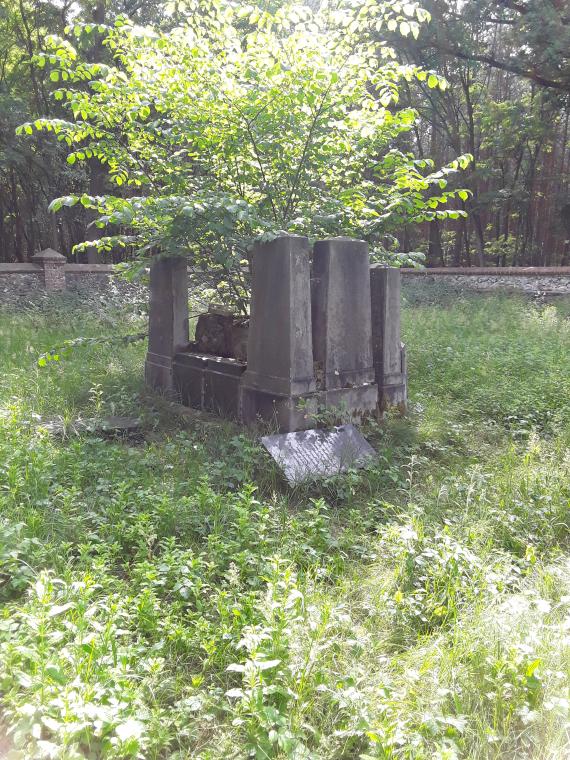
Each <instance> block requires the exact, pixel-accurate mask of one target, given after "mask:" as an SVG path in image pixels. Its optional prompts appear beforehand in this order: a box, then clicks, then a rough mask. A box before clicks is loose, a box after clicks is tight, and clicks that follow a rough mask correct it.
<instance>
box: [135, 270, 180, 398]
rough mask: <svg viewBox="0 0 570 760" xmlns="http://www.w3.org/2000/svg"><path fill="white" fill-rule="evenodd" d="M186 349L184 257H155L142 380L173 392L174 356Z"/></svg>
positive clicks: (151, 276) (154, 386)
mask: <svg viewBox="0 0 570 760" xmlns="http://www.w3.org/2000/svg"><path fill="white" fill-rule="evenodd" d="M187 345H188V273H187V263H186V259H185V257H184V256H168V257H156V258H154V259H153V261H152V263H151V266H150V311H149V335H148V353H147V355H146V363H145V380H146V382H147V384H148V385H149V386H150V387H151V388H155V389H158V390H162V391H165V392H173V391H174V390H175V388H174V383H173V375H172V360H173V358H174V354H175V353H176V352H177V351H180V350H181V349H183V348H186V346H187Z"/></svg>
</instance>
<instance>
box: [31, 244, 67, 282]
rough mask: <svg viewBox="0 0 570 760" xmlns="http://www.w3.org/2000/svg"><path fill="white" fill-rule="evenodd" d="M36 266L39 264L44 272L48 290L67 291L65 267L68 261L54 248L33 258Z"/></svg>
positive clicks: (47, 249)
mask: <svg viewBox="0 0 570 760" xmlns="http://www.w3.org/2000/svg"><path fill="white" fill-rule="evenodd" d="M32 261H33V262H34V264H39V265H40V266H41V267H42V269H43V270H44V284H45V288H46V290H65V265H66V263H67V259H66V258H65V256H62V255H61V253H58V252H57V251H54V250H53V248H46V249H45V250H44V251H40V253H36V255H35V256H32Z"/></svg>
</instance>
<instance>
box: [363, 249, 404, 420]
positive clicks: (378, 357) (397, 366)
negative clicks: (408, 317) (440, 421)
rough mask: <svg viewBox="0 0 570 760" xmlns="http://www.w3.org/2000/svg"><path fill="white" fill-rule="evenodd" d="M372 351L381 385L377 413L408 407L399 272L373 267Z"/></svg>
mask: <svg viewBox="0 0 570 760" xmlns="http://www.w3.org/2000/svg"><path fill="white" fill-rule="evenodd" d="M370 295H371V306H372V352H373V357H374V369H375V372H376V382H377V384H378V410H379V412H383V411H385V410H386V409H388V408H390V407H394V406H395V407H398V408H399V409H400V411H402V412H404V411H405V410H406V406H407V368H406V353H405V348H404V346H403V345H402V342H401V337H400V272H399V270H398V269H395V268H393V267H386V266H382V265H378V264H376V265H373V266H371V267H370Z"/></svg>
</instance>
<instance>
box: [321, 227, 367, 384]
mask: <svg viewBox="0 0 570 760" xmlns="http://www.w3.org/2000/svg"><path fill="white" fill-rule="evenodd" d="M369 267H370V264H369V258H368V244H367V243H365V242H364V241H362V240H353V239H351V238H344V237H338V238H329V239H328V240H319V241H317V242H316V243H315V247H314V251H313V288H312V291H313V299H312V317H313V353H314V358H315V362H317V364H318V367H319V370H320V372H319V374H320V373H322V380H321V382H322V387H323V389H324V390H333V389H337V388H354V387H356V386H361V385H366V384H368V383H374V381H375V374H374V366H373V362H372V325H371V310H370V274H369Z"/></svg>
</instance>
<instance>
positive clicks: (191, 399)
mask: <svg viewBox="0 0 570 760" xmlns="http://www.w3.org/2000/svg"><path fill="white" fill-rule="evenodd" d="M245 366H246V365H245V364H244V363H243V362H238V361H236V360H235V359H224V358H222V357H218V356H209V355H207V354H198V353H179V354H176V355H175V357H174V361H173V363H172V367H173V381H174V387H175V389H176V390H177V391H178V393H179V396H180V399H181V401H182V403H183V404H185V405H187V406H191V407H194V408H195V409H202V410H203V411H207V412H214V413H215V414H219V415H221V416H223V417H229V418H231V419H236V420H237V419H240V418H241V377H242V375H243V373H244V371H245Z"/></svg>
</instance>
